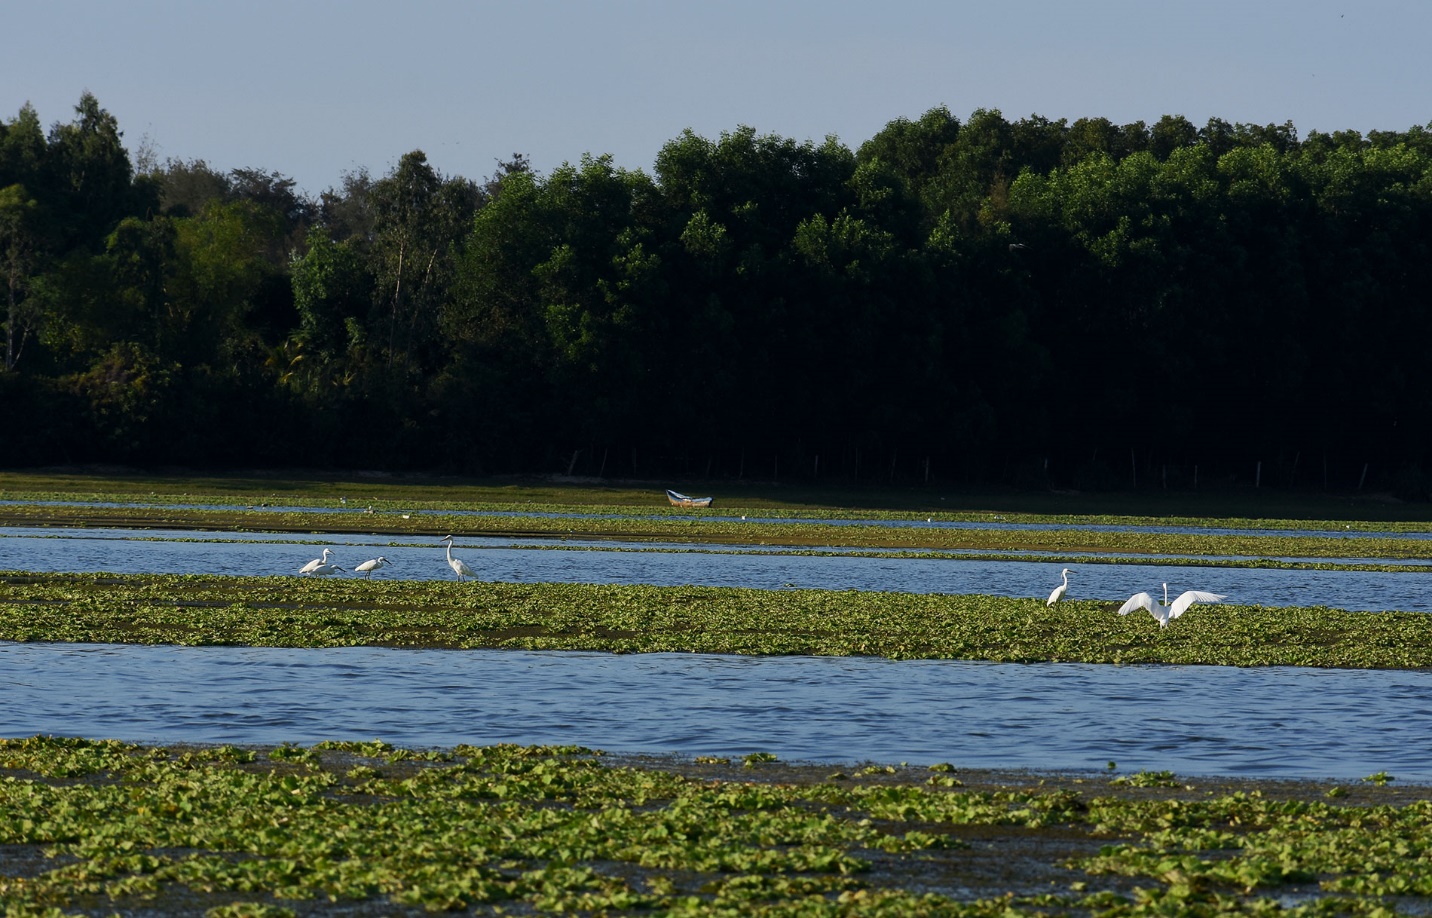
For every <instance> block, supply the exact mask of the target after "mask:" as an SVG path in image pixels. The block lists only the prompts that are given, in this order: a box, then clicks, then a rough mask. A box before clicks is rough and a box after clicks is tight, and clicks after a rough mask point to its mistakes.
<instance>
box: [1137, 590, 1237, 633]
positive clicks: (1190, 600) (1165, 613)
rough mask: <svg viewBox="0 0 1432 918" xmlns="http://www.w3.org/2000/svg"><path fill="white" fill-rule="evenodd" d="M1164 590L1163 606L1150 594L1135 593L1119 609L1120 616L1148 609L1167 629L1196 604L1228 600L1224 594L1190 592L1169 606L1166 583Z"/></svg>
mask: <svg viewBox="0 0 1432 918" xmlns="http://www.w3.org/2000/svg"><path fill="white" fill-rule="evenodd" d="M1163 588H1164V601H1163V604H1162V605H1160V604H1159V603H1157V602H1155V601H1154V598H1153V597H1152V596H1150V595H1149V594H1148V593H1135V594H1134V595H1133V596H1130V597H1129V601H1128V602H1126V603H1124V604H1123V605H1122V606H1120V607H1119V614H1120V615H1128V614H1129V613H1130V612H1132V611H1134V610H1135V609H1147V610H1148V613H1149V614H1150V615H1152V616H1153V617H1154V618H1156V619H1158V621H1159V627H1160V628H1167V627H1168V623H1169V622H1171V621H1173V620H1174V619H1176V618H1178V617H1179V616H1180V615H1182V614H1183V613H1185V612H1187V611H1188V607H1189V606H1191V605H1193V604H1194V603H1196V602H1218V601H1219V600H1220V599H1225V598H1226V596H1225V595H1224V594H1222V593H1210V592H1208V591H1207V590H1189V591H1187V592H1186V593H1181V594H1179V597H1178V599H1175V600H1174V601H1173V605H1169V601H1168V584H1167V583H1165V584H1164V585H1163Z"/></svg>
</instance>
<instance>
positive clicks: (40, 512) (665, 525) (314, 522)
mask: <svg viewBox="0 0 1432 918" xmlns="http://www.w3.org/2000/svg"><path fill="white" fill-rule="evenodd" d="M0 526H12V527H120V528H136V529H156V528H162V529H194V530H208V531H216V532H224V531H228V532H245V531H248V532H253V531H264V532H291V533H300V532H302V533H313V532H325V533H334V534H339V533H363V534H376V533H383V534H389V535H396V536H420V535H422V536H433V537H440V536H442V535H445V534H448V533H455V534H458V535H460V536H461V535H469V536H498V537H519V536H525V537H544V538H559V539H560V538H584V539H595V538H600V539H619V540H629V541H634V542H640V541H648V542H674V543H681V542H687V543H696V542H700V543H715V544H721V543H724V544H748V545H766V546H786V547H802V546H804V547H811V546H824V547H851V548H866V549H877V550H898V551H912V550H920V551H946V552H960V551H1006V552H1045V553H1062V554H1066V555H1072V554H1086V553H1093V554H1121V555H1145V556H1158V555H1184V556H1205V557H1239V558H1250V559H1276V558H1345V557H1348V556H1349V555H1355V556H1357V557H1359V558H1375V559H1383V560H1388V561H1396V560H1429V559H1432V539H1426V538H1414V537H1399V536H1396V535H1388V536H1367V537H1361V538H1358V539H1357V540H1356V541H1350V540H1349V539H1347V538H1343V537H1338V536H1330V535H1318V534H1312V533H1310V534H1307V535H1289V534H1285V533H1268V534H1259V533H1256V532H1246V533H1219V532H1204V531H1197V530H1190V531H1182V532H1146V531H1109V530H1107V529H1083V528H1053V529H1038V528H1036V529H978V528H973V529H971V528H941V527H935V526H880V525H839V524H835V523H821V522H805V523H799V522H779V521H756V520H741V519H730V518H726V519H718V518H711V517H704V518H703V517H700V516H690V515H687V516H681V515H670V514H667V515H659V516H658V515H653V516H649V517H646V516H616V517H609V516H547V515H531V516H527V515H511V514H495V515H490V516H472V515H455V514H444V513H442V512H441V511H436V510H425V511H408V512H396V511H387V512H381V513H379V512H374V513H367V512H364V511H358V512H351V513H328V512H307V511H300V510H270V509H255V510H246V509H237V508H235V509H204V508H194V507H106V506H91V505H73V506H52V505H42V504H12V505H6V506H0Z"/></svg>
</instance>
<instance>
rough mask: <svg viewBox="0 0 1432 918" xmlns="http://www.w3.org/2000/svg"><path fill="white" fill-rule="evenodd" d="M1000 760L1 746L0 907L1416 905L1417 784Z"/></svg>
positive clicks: (1105, 908) (558, 909) (309, 910)
mask: <svg viewBox="0 0 1432 918" xmlns="http://www.w3.org/2000/svg"><path fill="white" fill-rule="evenodd" d="M1004 777H1007V776H989V775H984V774H982V773H973V772H969V773H967V772H961V771H960V770H959V769H957V768H956V767H955V766H952V765H950V764H947V763H942V764H937V765H933V766H928V767H912V766H908V765H902V766H899V767H896V766H868V767H865V768H860V769H856V770H854V771H852V772H851V773H833V774H832V773H828V770H826V769H820V768H817V767H785V766H783V764H782V763H778V762H774V761H772V757H771V756H769V755H765V754H760V753H753V754H751V755H747V756H746V757H745V758H744V759H743V760H741V763H740V764H737V762H734V761H728V760H724V759H707V760H705V761H704V763H702V762H685V763H675V762H665V763H651V762H626V763H621V762H610V761H608V760H607V759H606V758H605V757H603V756H602V755H600V754H599V753H596V752H593V751H592V750H587V749H583V748H580V747H521V746H508V745H503V746H458V747H455V748H453V749H447V750H411V749H401V748H394V747H392V746H390V745H388V744H386V743H383V742H381V741H378V740H374V741H367V742H351V741H346V742H328V743H319V744H317V745H315V746H311V747H303V746H296V745H283V746H278V747H267V748H243V747H235V746H218V747H208V748H186V747H155V746H142V745H133V744H127V743H121V742H117V741H112V740H101V741H92V740H84V739H63V738H47V737H32V738H28V739H12V740H0V851H3V852H5V854H6V857H5V858H4V859H3V860H0V903H3V906H0V908H3V914H4V915H6V916H7V918H9V916H34V915H70V914H121V913H122V914H150V915H181V914H182V915H200V914H202V915H207V916H211V918H228V916H266V918H277V916H296V915H299V914H304V915H310V914H376V913H382V914H420V913H422V912H425V911H426V912H435V911H469V910H475V911H479V912H485V913H493V914H498V913H500V914H532V913H544V914H546V913H566V914H572V913H576V914H663V915H733V916H735V915H773V916H774V915H781V916H794V915H800V916H806V915H809V916H824V915H832V916H834V915H876V916H906V915H908V916H934V915H960V916H1008V915H1049V914H1070V915H1089V916H1105V915H1108V916H1115V915H1160V914H1164V915H1166V914H1183V915H1214V914H1227V913H1233V912H1242V913H1252V914H1271V913H1274V912H1277V913H1279V914H1294V915H1296V914H1333V913H1337V914H1353V915H1381V914H1389V913H1390V911H1389V908H1390V907H1391V906H1401V907H1407V908H1414V909H1423V910H1425V909H1426V908H1427V906H1428V905H1429V904H1432V902H1429V897H1432V858H1429V851H1432V828H1429V826H1432V821H1429V819H1428V817H1429V815H1432V803H1429V801H1428V799H1427V792H1426V789H1422V790H1421V791H1415V790H1414V791H1409V790H1404V789H1401V788H1396V789H1394V788H1392V787H1388V786H1386V783H1385V781H1383V782H1380V784H1379V783H1367V784H1363V785H1356V786H1354V787H1351V788H1339V787H1335V786H1333V787H1330V786H1326V785H1312V784H1309V785H1303V786H1300V787H1298V788H1297V793H1295V794H1293V795H1289V794H1286V793H1278V794H1269V795H1265V794H1264V793H1262V792H1261V791H1256V790H1255V791H1252V792H1248V791H1246V790H1244V789H1231V788H1229V787H1227V786H1222V785H1218V784H1214V785H1211V786H1209V787H1206V788H1204V787H1199V786H1197V785H1193V784H1184V783H1182V782H1178V781H1175V780H1173V779H1172V776H1171V775H1167V774H1164V773H1159V774H1153V775H1148V774H1143V773H1140V774H1138V775H1133V776H1124V777H1113V776H1112V775H1109V776H1091V777H1088V778H1069V777H1065V778H1059V779H1055V783H1048V782H1046V781H1045V780H1042V779H1041V780H1035V779H1034V778H1033V777H1025V778H1023V779H1020V780H1017V781H1013V782H1007V781H1005V780H1004ZM967 782H968V783H967ZM1293 901H1296V902H1300V903H1302V904H1301V905H1299V906H1297V907H1289V903H1290V902H1293Z"/></svg>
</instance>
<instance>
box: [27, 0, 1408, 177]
mask: <svg viewBox="0 0 1432 918" xmlns="http://www.w3.org/2000/svg"><path fill="white" fill-rule="evenodd" d="M0 21H3V22H4V30H5V32H6V35H7V38H6V41H5V42H4V46H3V52H0V118H4V119H5V120H9V119H11V118H13V117H14V116H15V114H16V113H17V112H18V111H19V110H20V107H21V106H22V105H23V104H24V103H25V102H26V101H28V102H30V103H32V104H33V105H34V106H35V108H36V110H37V111H38V112H39V115H40V120H41V121H42V122H43V123H44V124H45V125H46V126H47V127H48V126H49V125H51V124H53V123H55V122H57V121H69V120H70V119H71V118H72V116H73V108H74V105H75V102H76V101H78V99H79V97H80V94H81V93H82V92H83V91H85V90H89V91H90V92H92V93H94V94H95V96H96V97H97V98H98V99H99V102H100V104H101V105H102V106H104V107H105V108H106V109H108V110H109V111H110V112H112V113H113V114H114V115H115V116H116V117H117V118H118V119H119V125H120V128H121V129H122V130H123V131H124V132H125V142H126V144H127V146H129V148H130V150H131V152H133V151H134V150H136V149H137V148H138V146H139V145H140V143H141V142H144V141H147V142H148V143H149V144H150V145H152V147H153V148H154V149H155V151H156V152H157V154H158V156H159V157H160V158H161V159H163V158H167V157H174V158H178V159H204V160H206V161H208V162H209V164H210V165H211V166H214V167H216V168H219V169H232V168H236V167H254V168H260V169H264V170H273V171H277V172H281V173H283V174H285V175H287V176H290V177H292V178H294V179H295V180H297V182H298V184H299V186H300V187H302V188H303V189H305V190H306V191H308V192H310V193H317V192H319V191H322V190H323V189H325V188H328V187H330V186H334V185H337V184H338V182H339V180H340V177H341V176H342V174H343V173H344V172H347V171H351V170H354V169H357V168H360V167H366V168H367V169H368V170H369V171H370V172H372V173H374V174H375V175H382V174H385V173H386V172H387V171H388V170H389V169H391V168H392V167H393V166H394V165H395V164H396V162H397V160H398V158H399V157H400V156H402V154H404V153H406V152H408V151H410V150H414V149H421V150H423V151H424V152H426V153H427V154H428V158H429V161H430V162H432V163H433V165H434V166H435V167H436V168H437V169H438V170H439V171H441V172H443V173H445V174H457V175H463V176H466V177H468V178H472V179H481V178H484V177H486V176H488V175H490V174H492V172H493V171H494V169H495V167H496V164H497V160H498V159H499V158H507V157H509V156H510V155H511V154H512V153H514V152H522V153H526V154H527V155H529V156H530V157H531V160H532V163H533V165H534V166H535V167H536V168H537V169H538V170H539V171H541V172H544V173H546V172H550V171H551V169H553V168H554V167H556V166H558V165H560V164H561V163H562V162H564V161H571V162H576V161H577V160H579V159H580V158H581V156H582V155H583V154H584V153H591V154H594V155H600V154H611V155H612V157H613V158H614V160H615V162H616V163H617V165H619V166H623V167H626V168H631V169H642V170H645V171H647V172H650V171H651V168H652V163H653V162H654V160H655V158H656V154H657V152H658V151H659V150H660V149H661V147H662V145H663V144H665V143H666V142H667V141H669V140H671V139H672V138H674V137H676V136H677V135H678V134H680V132H681V131H682V130H683V129H685V128H691V129H692V130H694V131H696V132H697V133H698V134H701V135H703V136H706V137H710V138H713V139H715V138H717V137H719V136H720V135H721V133H722V132H723V131H729V130H732V129H734V128H736V127H737V126H739V125H742V124H746V125H750V126H751V127H753V128H755V129H756V130H757V131H759V132H761V133H773V134H779V135H781V136H784V137H792V138H795V139H796V140H808V139H809V140H814V141H820V140H821V139H822V138H823V137H825V136H826V135H827V134H834V135H836V136H837V137H839V138H840V140H841V141H842V142H843V143H845V144H846V145H847V146H849V147H850V148H851V149H855V148H858V147H859V146H860V144H861V143H862V142H864V141H865V140H867V139H868V138H870V137H871V136H872V135H873V134H875V133H876V132H878V131H879V130H880V129H881V128H882V127H883V126H884V125H885V124H886V123H888V122H889V121H891V120H893V119H895V118H897V117H901V116H905V117H909V118H915V117H918V116H919V115H921V114H922V113H923V112H925V111H927V110H929V109H930V108H932V107H935V106H938V105H944V106H946V107H948V108H949V109H950V111H951V112H953V113H954V114H955V115H956V116H958V117H960V118H961V119H963V118H966V117H967V116H968V115H969V114H970V112H972V111H974V110H975V109H977V108H997V109H999V110H1000V111H1002V112H1003V113H1004V115H1005V117H1007V118H1009V119H1011V120H1014V119H1018V118H1023V117H1026V116H1029V115H1031V114H1038V115H1042V116H1044V117H1046V118H1050V119H1059V118H1066V119H1068V120H1070V121H1073V120H1074V119H1076V118H1080V117H1088V116H1103V117H1106V118H1109V119H1111V120H1113V121H1115V122H1119V123H1124V122H1128V121H1135V120H1143V121H1146V122H1150V123H1152V122H1153V121H1155V120H1157V119H1158V118H1159V117H1160V116H1161V115H1164V114H1182V115H1184V116H1186V117H1187V118H1189V119H1190V120H1192V121H1193V122H1194V123H1195V124H1198V125H1202V124H1203V123H1204V122H1206V121H1207V120H1208V119H1209V118H1210V117H1215V116H1216V117H1220V118H1223V119H1225V120H1227V121H1235V122H1236V121H1243V122H1253V123H1258V124H1266V123H1269V122H1274V123H1282V122H1284V121H1289V120H1291V121H1292V122H1293V123H1294V124H1295V125H1296V127H1297V128H1298V131H1299V134H1300V135H1302V136H1306V135H1307V133H1308V132H1309V131H1312V130H1320V131H1335V130H1342V129H1346V128H1352V129H1355V130H1359V131H1363V132H1366V131H1369V130H1375V129H1382V130H1405V129H1407V128H1409V127H1412V126H1413V125H1418V124H1422V125H1425V124H1428V123H1429V122H1432V56H1429V55H1428V53H1427V50H1426V49H1427V43H1428V40H1429V37H1432V2H1427V0H1356V2H1354V0H1338V2H1331V0H1262V2H1260V0H1196V2H1185V0H1102V2H1099V0H1090V2H1078V0H984V2H980V3H962V2H955V0H943V2H941V0H886V2H883V3H877V2H873V0H858V2H857V0H792V2H781V0H750V2H748V0H739V2H718V0H704V2H697V0H692V2H687V0H624V2H623V0H612V2H597V0H593V2H577V0H567V2H558V0H525V2H501V3H499V2H457V0H406V2H403V3H398V2H376V0H349V2H338V0H323V2H320V0H257V2H255V0H249V2H241V3H219V2H207V0H189V2H178V0H170V2H161V0H123V2H117V0H43V2H39V0H37V2H22V0H11V2H7V3H5V4H4V8H3V20H0Z"/></svg>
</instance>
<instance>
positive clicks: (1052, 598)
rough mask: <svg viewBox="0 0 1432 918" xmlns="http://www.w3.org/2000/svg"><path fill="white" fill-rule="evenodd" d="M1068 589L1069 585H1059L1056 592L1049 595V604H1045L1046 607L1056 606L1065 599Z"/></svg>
mask: <svg viewBox="0 0 1432 918" xmlns="http://www.w3.org/2000/svg"><path fill="white" fill-rule="evenodd" d="M1067 589H1069V584H1067V583H1061V584H1059V586H1057V587H1055V588H1054V592H1053V593H1050V594H1049V602H1047V603H1045V605H1046V606H1052V605H1054V604H1055V603H1056V602H1058V601H1059V600H1061V599H1063V598H1064V591H1065V590H1067Z"/></svg>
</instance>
